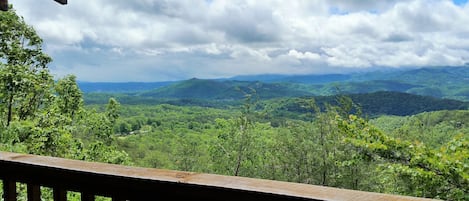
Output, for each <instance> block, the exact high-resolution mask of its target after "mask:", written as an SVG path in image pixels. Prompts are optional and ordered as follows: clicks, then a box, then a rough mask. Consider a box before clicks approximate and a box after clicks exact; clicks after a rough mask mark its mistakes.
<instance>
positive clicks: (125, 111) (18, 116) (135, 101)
mask: <svg viewBox="0 0 469 201" xmlns="http://www.w3.org/2000/svg"><path fill="white" fill-rule="evenodd" d="M0 15H1V16H0V29H1V30H0V31H1V32H0V33H1V35H0V38H2V40H1V41H0V150H1V151H10V152H19V153H31V154H38V155H49V156H56V157H63V158H71V159H77V160H87V161H98V162H105V163H115V164H124V165H134V166H142V167H152V168H163V169H173V170H183V171H193V172H205V173H215V174H223V175H234V176H244V177H252V178H264V179H272V180H282V181H291V182H299V183H307V184H316V185H323V186H332V187H339V188H347V189H356V190H363V191H373V192H383V193H391V194H402V195H412V196H417V197H429V198H438V199H444V200H469V135H468V133H469V108H468V104H467V102H463V101H460V100H450V99H439V98H435V97H429V96H420V95H415V94H409V93H401V92H391V91H394V90H390V91H387V90H385V89H389V88H392V89H396V90H397V91H401V89H402V90H404V89H405V90H404V91H409V90H412V89H417V88H419V87H422V86H423V88H422V90H424V89H425V87H428V86H430V85H435V86H434V88H432V89H444V90H443V91H442V94H443V95H442V96H441V97H446V96H448V97H452V96H455V95H456V94H455V93H449V92H448V93H446V92H445V90H446V91H451V92H455V91H458V90H459V91H463V88H465V89H466V90H467V88H468V87H467V85H464V84H466V81H465V80H464V79H463V80H460V79H459V78H462V77H461V76H460V74H462V73H465V72H466V71H465V70H466V69H459V68H454V69H451V70H456V71H457V73H451V72H452V71H451V72H450V71H449V70H442V71H443V72H444V73H448V76H447V79H448V80H453V82H452V83H450V85H445V84H441V83H440V84H437V83H434V82H433V81H429V80H421V81H422V82H417V81H415V82H399V83H396V81H395V80H396V79H397V78H396V79H394V78H393V80H391V81H389V80H387V81H369V82H361V83H360V86H359V87H356V85H354V84H350V85H349V84H347V83H345V82H340V83H335V84H334V83H330V84H331V85H328V84H325V85H322V84H323V82H326V81H327V80H334V81H338V80H341V81H343V80H342V79H348V77H342V76H337V77H336V76H332V77H329V78H327V79H326V81H320V82H321V84H319V85H316V84H317V83H316V84H314V85H307V84H304V83H292V82H287V83H277V82H258V81H233V80H202V79H191V80H187V81H182V82H176V83H172V84H170V85H167V86H162V87H159V88H158V89H155V90H150V91H132V92H129V93H93V94H86V95H85V97H86V98H87V100H88V101H84V93H83V91H82V90H81V89H80V86H79V84H78V83H77V77H76V76H74V75H68V76H64V77H60V78H55V77H53V76H52V74H51V73H50V71H49V68H48V65H49V64H50V62H51V61H52V58H51V57H49V56H48V55H47V54H45V53H44V52H43V51H42V45H43V44H42V39H41V38H40V37H39V36H38V35H37V33H36V32H35V30H34V29H33V28H32V27H30V26H28V25H27V24H26V23H25V22H24V20H23V19H22V18H21V17H19V16H18V15H16V14H15V11H14V9H11V10H10V11H8V12H1V13H0ZM424 72H425V73H424ZM426 72H427V71H426V70H423V71H420V70H417V71H416V73H417V74H425V75H427V74H426ZM414 74H415V73H414ZM456 74H459V77H458V75H456ZM401 75H402V74H401ZM401 75H400V76H398V77H399V79H405V78H404V77H401ZM450 75H451V76H450ZM466 75H467V74H466ZM428 76H430V75H428ZM464 76H465V75H464ZM391 77H392V76H391ZM269 79H270V78H269ZM282 79H287V78H285V77H284V78H282ZM409 79H410V78H409ZM409 79H405V80H409ZM444 79H446V78H444V77H442V78H441V80H444ZM380 80H382V79H380ZM302 82H303V81H302ZM453 83H454V85H453ZM332 84H333V85H332ZM337 84H339V85H340V86H343V87H339V88H337V87H332V86H336V85H337ZM446 86H448V88H445V87H446ZM449 86H452V87H456V89H454V88H451V87H449ZM346 87H351V88H353V89H348V88H346ZM416 87H417V88H416ZM344 88H345V89H346V90H343V89H344ZM363 88H367V89H373V90H365V91H361V89H363ZM325 89H327V90H326V91H323V90H325ZM332 90H335V91H334V93H332V94H329V92H330V91H332ZM375 90H376V91H375ZM352 91H356V92H361V93H360V94H357V93H351V92H352ZM370 92H373V93H370ZM445 94H446V95H445ZM321 95H322V96H321ZM461 97H466V96H461ZM466 98H467V97H466ZM461 99H462V100H465V98H461ZM93 101H94V102H93ZM0 189H2V188H0ZM19 196H20V197H21V199H26V195H25V188H21V191H20V195H19ZM45 199H46V200H50V199H51V198H50V197H45ZM72 199H74V200H78V198H77V197H72Z"/></svg>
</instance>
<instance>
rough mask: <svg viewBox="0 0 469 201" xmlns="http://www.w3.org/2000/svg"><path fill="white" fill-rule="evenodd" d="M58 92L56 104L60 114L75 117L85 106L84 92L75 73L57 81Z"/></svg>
mask: <svg viewBox="0 0 469 201" xmlns="http://www.w3.org/2000/svg"><path fill="white" fill-rule="evenodd" d="M55 92H56V93H57V97H56V100H55V101H56V105H57V108H58V110H59V113H60V114H63V115H65V116H68V117H70V118H72V119H73V117H74V116H75V114H76V113H77V112H78V111H79V110H80V109H81V107H82V106H83V98H82V96H83V93H82V92H81V90H80V88H79V87H78V84H77V82H76V77H75V76H74V75H68V76H66V77H64V78H62V79H59V80H58V81H57V84H56V85H55Z"/></svg>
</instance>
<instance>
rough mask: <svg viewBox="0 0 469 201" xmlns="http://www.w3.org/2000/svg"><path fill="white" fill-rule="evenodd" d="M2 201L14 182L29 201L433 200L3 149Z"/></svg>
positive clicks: (12, 196)
mask: <svg viewBox="0 0 469 201" xmlns="http://www.w3.org/2000/svg"><path fill="white" fill-rule="evenodd" d="M0 179H1V180H3V188H4V198H5V199H4V200H5V201H13V200H16V185H15V184H16V182H21V183H26V184H27V187H28V199H29V200H40V198H39V196H40V190H39V186H45V187H51V188H53V191H54V193H53V194H54V200H66V192H67V191H74V192H81V194H82V196H81V197H82V200H94V196H95V195H99V196H106V197H111V198H113V200H176V199H184V200H224V201H230V200H233V201H234V200H236V201H239V200H243V201H245V200H269V201H273V200H350V201H351V200H360V201H367V200H373V201H375V200H393V201H397V200H399V201H401V200H402V201H407V200H409V201H410V200H422V201H423V200H431V199H424V198H417V197H409V196H399V195H389V194H381V193H372V192H363V191H355V190H347V189H339V188H331V187H323V186H315V185H309V184H300V183H292V182H283V181H273V180H266V179H255V178H246V177H235V176H223V175H216V174H205V173H195V172H183V171H174V170H164V169H154V168H142V167H130V166H122V165H113V164H105V163H97V162H86V161H79V160H70V159H63V158H56V157H47V156H37V155H29V154H18V153H10V152H0Z"/></svg>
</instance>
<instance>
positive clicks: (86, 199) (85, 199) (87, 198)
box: [81, 192, 94, 201]
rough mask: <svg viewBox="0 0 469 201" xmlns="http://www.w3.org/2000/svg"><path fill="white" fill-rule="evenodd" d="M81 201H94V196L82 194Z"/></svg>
mask: <svg viewBox="0 0 469 201" xmlns="http://www.w3.org/2000/svg"><path fill="white" fill-rule="evenodd" d="M81 201H94V195H93V194H91V193H87V192H82V193H81Z"/></svg>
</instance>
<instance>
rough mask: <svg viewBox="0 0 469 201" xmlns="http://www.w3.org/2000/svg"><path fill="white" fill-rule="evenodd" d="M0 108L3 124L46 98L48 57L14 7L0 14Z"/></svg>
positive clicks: (23, 115)
mask: <svg viewBox="0 0 469 201" xmlns="http://www.w3.org/2000/svg"><path fill="white" fill-rule="evenodd" d="M0 38H1V41H0V62H1V63H0V103H1V104H0V109H1V112H2V114H1V116H3V118H2V119H4V121H5V124H6V126H9V125H10V122H11V121H12V120H13V119H14V118H18V119H21V120H24V119H26V118H28V117H29V116H31V115H33V114H34V113H35V112H36V110H38V109H39V108H40V106H41V105H42V104H44V103H46V102H48V100H49V99H50V88H51V87H52V76H50V74H49V72H48V69H47V64H48V63H50V62H51V61H52V59H51V58H50V57H49V56H48V55H46V54H45V53H43V52H42V39H41V38H40V37H39V36H38V35H37V33H36V31H35V30H34V29H33V28H32V27H31V26H29V25H27V24H26V23H25V21H24V19H23V18H22V17H19V16H18V15H16V13H15V11H14V9H10V10H9V11H7V12H1V13H0Z"/></svg>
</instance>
